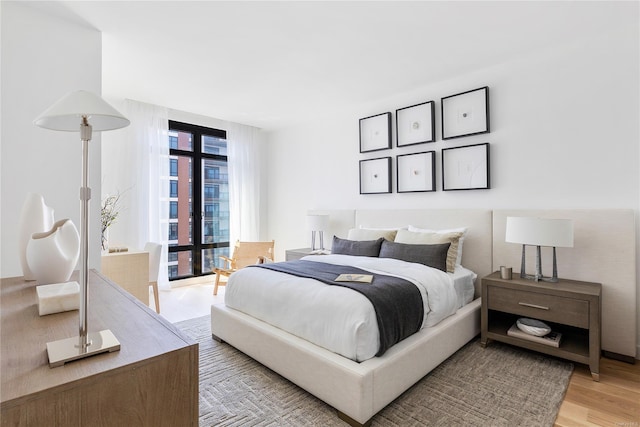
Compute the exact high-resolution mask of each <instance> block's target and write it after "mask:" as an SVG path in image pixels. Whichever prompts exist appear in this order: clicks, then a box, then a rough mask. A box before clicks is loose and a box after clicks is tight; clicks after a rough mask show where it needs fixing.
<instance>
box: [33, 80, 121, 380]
mask: <svg viewBox="0 0 640 427" xmlns="http://www.w3.org/2000/svg"><path fill="white" fill-rule="evenodd" d="M34 124H35V125H36V126H39V127H42V128H45V129H51V130H58V131H67V132H80V141H81V142H82V186H81V187H80V201H81V203H80V308H79V312H80V328H79V335H78V336H77V337H72V338H66V339H62V340H58V341H53V342H49V343H47V353H48V355H49V366H50V367H52V368H53V367H56V366H62V365H64V364H65V363H66V362H70V361H72V360H77V359H82V358H85V357H88V356H93V355H95V354H99V353H105V352H112V351H118V350H120V342H119V341H118V340H117V338H116V337H115V336H114V335H113V333H112V332H111V331H110V330H108V329H107V330H103V331H100V332H94V333H88V328H87V300H88V297H87V295H88V293H87V290H88V279H89V269H88V257H89V200H90V199H91V189H90V188H89V186H88V176H89V173H88V163H89V141H90V140H91V133H92V130H95V131H105V130H113V129H120V128H123V127H125V126H128V125H129V120H128V119H126V118H125V117H124V116H123V115H122V114H120V113H119V112H118V111H116V110H115V109H114V108H113V107H112V106H111V105H109V104H108V103H107V102H106V101H104V100H103V99H102V98H101V97H99V96H98V95H95V94H93V93H91V92H87V91H83V90H79V91H75V92H71V93H69V94H67V95H65V96H64V97H62V98H61V99H60V100H58V101H57V102H56V103H55V104H53V105H52V106H51V107H49V109H47V110H46V111H45V112H44V113H42V114H40V116H38V118H36V119H35V120H34Z"/></svg>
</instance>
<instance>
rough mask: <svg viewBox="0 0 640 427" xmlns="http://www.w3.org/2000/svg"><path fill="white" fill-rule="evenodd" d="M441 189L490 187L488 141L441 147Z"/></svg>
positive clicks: (482, 188)
mask: <svg viewBox="0 0 640 427" xmlns="http://www.w3.org/2000/svg"><path fill="white" fill-rule="evenodd" d="M441 157H442V191H452V190H487V189H490V188H491V179H490V178H491V177H490V167H489V166H490V161H489V160H490V156H489V143H488V142H485V143H482V144H472V145H465V146H462V147H452V148H443V149H442V156H441Z"/></svg>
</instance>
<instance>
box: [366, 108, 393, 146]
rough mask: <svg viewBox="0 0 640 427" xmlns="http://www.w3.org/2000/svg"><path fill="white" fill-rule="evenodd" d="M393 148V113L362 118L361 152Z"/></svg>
mask: <svg viewBox="0 0 640 427" xmlns="http://www.w3.org/2000/svg"><path fill="white" fill-rule="evenodd" d="M388 148H391V113H388V112H387V113H382V114H378V115H375V116H371V117H365V118H364V119H360V152H361V153H367V152H369V151H377V150H386V149H388Z"/></svg>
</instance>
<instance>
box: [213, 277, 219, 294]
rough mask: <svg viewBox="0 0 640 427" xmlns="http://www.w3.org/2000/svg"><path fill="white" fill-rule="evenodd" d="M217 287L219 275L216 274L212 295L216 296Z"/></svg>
mask: <svg viewBox="0 0 640 427" xmlns="http://www.w3.org/2000/svg"><path fill="white" fill-rule="evenodd" d="M219 285H220V273H216V284H215V285H214V287H213V295H218V286H219Z"/></svg>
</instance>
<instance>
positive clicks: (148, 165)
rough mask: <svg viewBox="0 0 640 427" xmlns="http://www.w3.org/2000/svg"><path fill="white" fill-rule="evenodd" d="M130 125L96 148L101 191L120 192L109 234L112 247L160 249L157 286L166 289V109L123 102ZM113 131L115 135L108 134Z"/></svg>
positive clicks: (167, 190) (167, 180)
mask: <svg viewBox="0 0 640 427" xmlns="http://www.w3.org/2000/svg"><path fill="white" fill-rule="evenodd" d="M124 115H125V116H126V117H127V118H128V119H129V120H130V121H131V125H129V126H128V127H127V128H125V129H123V132H122V133H121V134H119V135H118V136H117V138H110V139H109V140H108V141H105V138H103V144H102V153H103V160H102V176H103V183H102V192H103V198H104V197H105V196H107V195H113V194H117V193H120V195H121V198H120V200H121V201H120V206H121V209H120V213H119V216H118V219H117V221H116V223H115V224H114V225H113V226H112V227H111V229H110V231H109V240H110V244H111V242H112V243H113V244H117V245H123V246H127V247H128V248H130V249H131V250H135V249H138V250H139V249H142V248H143V247H144V245H145V243H146V242H156V243H161V244H162V245H163V251H162V259H161V261H160V276H159V277H158V286H160V287H161V288H165V289H166V288H168V287H169V280H168V274H167V247H168V237H169V236H168V233H169V231H168V223H169V143H168V125H169V120H168V112H167V109H166V108H163V107H158V106H155V105H150V104H145V103H142V102H138V101H132V100H126V101H125V108H124ZM114 133H115V132H114Z"/></svg>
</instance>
